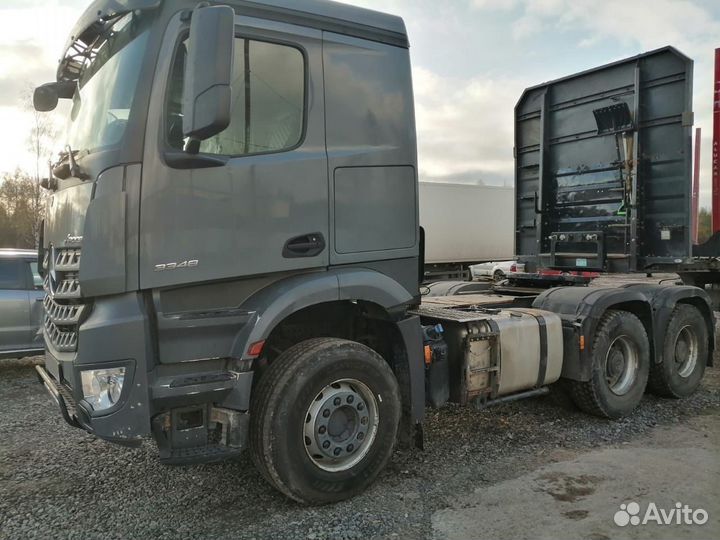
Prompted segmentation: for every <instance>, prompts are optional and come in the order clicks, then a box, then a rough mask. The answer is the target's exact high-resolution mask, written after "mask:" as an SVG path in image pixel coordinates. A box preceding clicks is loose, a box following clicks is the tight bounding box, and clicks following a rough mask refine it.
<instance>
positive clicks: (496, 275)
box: [493, 270, 505, 283]
mask: <svg viewBox="0 0 720 540" xmlns="http://www.w3.org/2000/svg"><path fill="white" fill-rule="evenodd" d="M503 279H505V274H504V273H503V271H502V270H495V272H494V273H493V281H494V282H495V283H499V282H500V281H502V280H503Z"/></svg>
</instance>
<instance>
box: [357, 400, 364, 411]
mask: <svg viewBox="0 0 720 540" xmlns="http://www.w3.org/2000/svg"><path fill="white" fill-rule="evenodd" d="M364 408H365V405H364V404H363V403H362V402H360V403H358V404H357V410H358V411H362V410H363V409H364Z"/></svg>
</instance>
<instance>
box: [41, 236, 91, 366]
mask: <svg viewBox="0 0 720 540" xmlns="http://www.w3.org/2000/svg"><path fill="white" fill-rule="evenodd" d="M50 253H52V251H51V250H48V252H46V255H45V258H44V260H43V268H44V270H45V272H46V274H45V282H44V288H45V299H44V301H43V306H44V307H45V322H44V327H45V339H46V340H48V342H49V343H50V344H52V346H53V347H54V348H55V349H56V350H58V351H60V352H74V351H76V350H77V342H78V335H77V333H78V325H79V324H80V321H81V320H82V317H83V314H84V312H85V311H86V310H87V305H86V304H85V303H83V301H82V294H81V291H80V279H79V275H78V272H79V270H80V248H78V247H72V248H55V249H54V256H52V255H50ZM52 276H54V278H53V277H52Z"/></svg>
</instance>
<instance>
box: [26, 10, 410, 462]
mask: <svg viewBox="0 0 720 540" xmlns="http://www.w3.org/2000/svg"><path fill="white" fill-rule="evenodd" d="M223 4H224V5H222V6H205V7H198V4H197V2H195V1H187V2H185V1H180V2H177V1H173V2H169V1H164V2H161V1H160V0H156V1H152V0H129V1H127V2H114V1H112V0H98V1H95V2H93V4H92V5H91V6H89V7H88V9H87V11H86V12H85V14H84V15H83V16H82V17H81V19H80V20H79V21H78V23H77V25H76V27H75V28H74V29H73V30H72V32H71V37H70V39H69V40H68V43H67V46H66V51H65V52H64V57H63V59H62V60H61V61H60V65H59V68H58V73H57V81H56V82H54V83H50V84H48V85H44V86H42V87H40V88H39V89H38V90H37V91H36V96H35V101H36V106H37V107H38V108H40V109H49V108H51V107H53V106H54V105H55V103H57V99H58V98H60V99H63V98H67V99H70V100H71V101H72V110H71V113H70V118H69V127H68V138H67V142H68V146H67V148H66V151H65V152H64V153H63V155H62V156H61V159H60V161H59V162H58V163H57V164H56V165H55V167H54V172H53V175H52V178H50V179H48V181H47V182H46V184H48V187H50V188H51V190H52V192H51V196H50V201H49V205H48V207H49V211H48V215H47V218H46V220H45V224H44V231H43V242H42V247H41V251H42V255H43V260H44V264H43V271H44V274H45V283H46V290H47V298H48V300H47V303H48V310H47V317H46V320H45V326H44V333H45V338H46V342H47V350H46V356H45V368H44V369H43V370H42V377H43V380H44V382H45V384H46V385H47V386H48V387H49V389H50V390H51V393H53V395H54V396H55V397H56V399H57V400H58V401H59V402H60V403H61V408H62V409H63V415H64V416H65V417H66V419H68V420H69V421H70V422H71V423H72V424H73V425H76V426H80V427H82V428H83V429H85V430H87V431H90V432H92V433H94V434H95V435H97V436H98V437H101V438H103V439H106V440H110V441H113V442H117V443H121V444H133V443H137V442H138V441H139V440H140V439H142V438H144V437H148V436H153V437H154V438H155V440H156V441H157V442H158V444H159V446H160V458H161V459H162V460H164V461H167V462H172V463H183V462H192V461H207V460H214V459H218V458H222V457H227V456H229V455H234V454H236V453H238V452H239V451H240V450H241V449H242V448H244V447H245V446H246V443H247V433H248V425H249V417H250V415H249V414H248V411H249V410H250V409H251V390H252V388H253V386H254V383H256V382H257V378H258V377H257V374H258V373H259V371H262V370H263V369H265V367H266V366H267V365H269V364H272V363H273V362H274V360H275V359H276V357H278V356H280V355H281V354H282V352H283V351H286V350H287V349H288V348H290V347H292V346H293V345H295V344H296V343H298V342H300V341H304V340H307V339H308V338H315V337H327V336H332V337H335V338H336V339H337V338H346V339H359V336H360V335H361V334H364V335H368V336H370V337H368V338H367V339H365V340H364V341H365V343H366V344H367V345H368V347H367V349H368V351H380V352H382V355H383V356H382V357H383V358H384V359H385V361H384V362H385V366H383V368H384V369H389V370H390V371H391V372H392V371H395V372H398V373H402V375H401V376H402V377H404V378H405V379H408V380H409V379H410V378H411V377H415V380H416V383H415V387H416V389H417V388H420V387H421V386H422V368H423V366H422V359H421V356H422V355H421V352H419V351H421V346H422V345H421V336H420V326H419V324H418V322H417V317H415V316H411V315H409V314H408V313H407V308H408V307H409V306H412V305H416V304H417V303H419V298H420V294H419V258H418V255H419V244H420V237H419V228H418V211H417V189H418V188H417V158H416V141H415V122H414V110H413V94H412V82H411V73H410V60H409V51H408V41H407V35H406V32H405V27H404V24H403V22H402V20H401V19H399V18H397V17H394V16H390V15H383V14H379V13H376V12H372V11H368V10H364V9H360V8H355V7H352V6H346V5H341V4H336V3H332V2H324V1H315V0H304V1H303V2H290V1H272V2H264V3H256V2H243V1H238V2H223ZM349 105H350V106H349ZM370 342H372V343H370ZM370 345H372V347H370ZM415 349H416V351H415V352H419V354H418V355H417V356H416V358H419V359H420V360H419V361H418V362H415V363H412V362H409V360H408V357H409V353H410V352H413V350H415ZM368 351H366V353H367V352H368ZM374 354H375V356H376V357H379V356H378V354H379V353H378V352H374ZM374 360H377V358H374ZM348 379H349V378H348ZM418 380H419V381H420V384H418V383H417V381H418ZM331 382H332V381H331ZM406 386H407V388H408V389H409V388H410V387H411V386H412V385H409V384H408V385H406ZM343 388H345V387H344V386H343ZM348 388H349V387H348ZM350 391H351V390H348V392H350ZM393 391H395V392H399V390H397V389H393ZM416 393H417V390H416ZM358 395H360V394H358ZM346 397H347V396H346ZM359 399H360V398H358V400H359ZM413 400H414V401H413ZM423 406H424V402H423V397H422V395H419V396H418V395H415V396H413V395H412V394H411V392H410V390H407V391H406V390H403V405H402V408H403V411H402V413H403V416H404V417H405V419H406V423H408V424H413V425H414V424H417V423H419V422H420V420H421V419H422V414H423ZM398 407H399V406H398ZM345 412H347V411H345ZM341 413H342V411H341ZM391 413H392V414H393V415H395V414H397V415H400V409H399V408H398V410H393V411H391ZM348 414H349V413H348ZM356 416H357V415H356ZM336 417H337V418H338V420H337V422H336V423H338V425H343V422H345V423H352V422H355V421H357V422H359V421H360V420H359V417H357V418H356V417H355V416H353V417H352V418H351V417H348V418H350V419H349V420H347V421H344V420H343V418H345V416H343V414H340V413H339V415H336V416H334V417H333V418H336ZM388 427H389V429H390V433H389V434H388V433H385V434H383V436H384V437H386V438H388V437H389V438H392V439H393V440H394V438H395V430H396V428H397V426H396V425H391V426H388ZM335 446H336V445H335V444H333V448H335ZM338 448H339V447H338ZM321 450H322V448H321ZM342 451H343V453H349V454H351V455H355V453H354V452H353V451H352V450H351V451H350V452H348V451H347V445H345V446H344V447H343V449H342ZM319 454H322V452H319ZM331 455H332V454H331ZM316 459H322V458H316Z"/></svg>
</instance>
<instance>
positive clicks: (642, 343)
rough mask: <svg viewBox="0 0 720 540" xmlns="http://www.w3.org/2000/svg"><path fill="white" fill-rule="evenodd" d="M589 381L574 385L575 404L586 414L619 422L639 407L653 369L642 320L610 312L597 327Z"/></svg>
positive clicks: (591, 352) (571, 386)
mask: <svg viewBox="0 0 720 540" xmlns="http://www.w3.org/2000/svg"><path fill="white" fill-rule="evenodd" d="M590 354H591V357H592V374H591V377H590V380H589V381H585V382H580V381H572V382H571V385H570V389H571V395H572V398H573V401H574V402H575V403H576V404H577V406H578V407H580V408H581V409H582V410H584V411H585V412H587V413H590V414H594V415H596V416H603V417H606V418H620V417H622V416H625V415H626V414H628V413H630V412H631V411H632V410H633V409H635V407H637V406H638V404H639V403H640V400H641V399H642V396H643V393H644V392H645V386H646V384H647V380H648V372H649V369H650V344H649V341H648V337H647V333H646V332H645V327H644V326H643V324H642V322H641V321H640V319H638V318H637V317H636V316H635V315H633V314H632V313H628V312H626V311H614V310H613V311H608V312H607V313H606V314H605V316H604V317H603V318H602V319H601V321H600V324H599V325H598V328H597V331H596V332H595V337H594V340H593V343H592V349H591V351H590Z"/></svg>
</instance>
